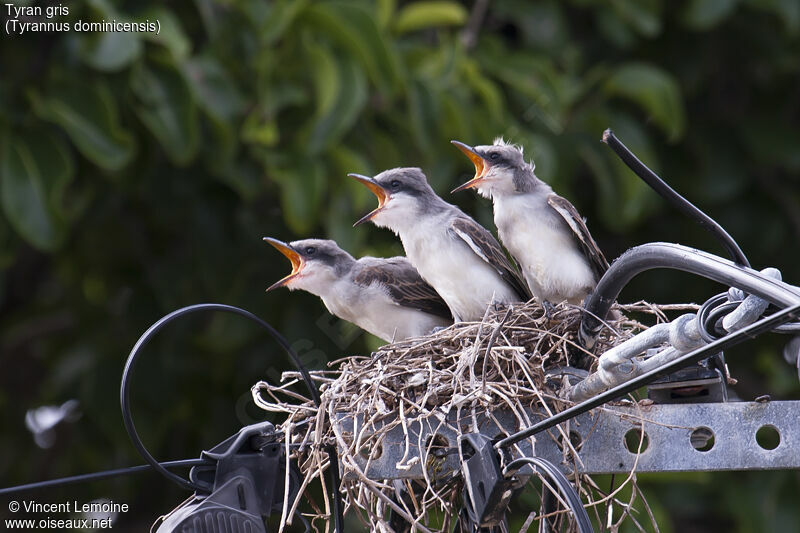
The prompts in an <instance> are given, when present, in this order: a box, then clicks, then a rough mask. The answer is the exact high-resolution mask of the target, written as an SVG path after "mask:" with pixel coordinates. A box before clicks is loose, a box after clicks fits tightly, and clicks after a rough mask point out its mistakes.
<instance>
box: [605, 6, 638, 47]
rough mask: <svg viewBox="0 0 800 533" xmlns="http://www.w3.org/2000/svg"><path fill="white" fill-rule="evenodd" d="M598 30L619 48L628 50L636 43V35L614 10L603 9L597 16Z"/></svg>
mask: <svg viewBox="0 0 800 533" xmlns="http://www.w3.org/2000/svg"><path fill="white" fill-rule="evenodd" d="M595 17H596V19H597V29H599V30H600V32H601V34H602V35H603V37H604V38H606V39H608V40H609V41H611V43H612V44H613V45H615V46H616V47H618V48H622V49H627V48H630V47H632V46H633V45H634V44H635V43H636V40H637V38H636V34H635V33H634V32H633V30H631V29H630V27H629V26H628V25H626V24H625V22H624V21H623V20H622V19H621V18H620V17H619V15H617V14H616V13H615V12H614V11H612V10H607V9H601V10H598V12H597V13H596V14H595Z"/></svg>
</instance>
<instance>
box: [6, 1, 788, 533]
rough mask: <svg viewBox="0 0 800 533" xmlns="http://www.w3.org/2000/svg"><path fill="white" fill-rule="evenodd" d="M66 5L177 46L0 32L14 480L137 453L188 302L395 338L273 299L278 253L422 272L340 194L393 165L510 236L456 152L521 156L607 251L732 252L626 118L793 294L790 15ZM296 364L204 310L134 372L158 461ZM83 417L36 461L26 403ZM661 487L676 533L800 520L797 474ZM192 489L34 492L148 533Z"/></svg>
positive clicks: (9, 437) (761, 364)
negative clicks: (107, 508)
mask: <svg viewBox="0 0 800 533" xmlns="http://www.w3.org/2000/svg"><path fill="white" fill-rule="evenodd" d="M28 4H30V5H52V4H46V3H37V2H29V3H28ZM16 5H17V6H20V5H25V3H24V2H22V1H17V2H16ZM56 5H57V4H56ZM62 5H66V6H68V7H69V9H70V14H69V16H68V17H66V18H63V19H60V20H63V21H68V22H75V21H77V20H78V19H81V20H84V21H90V20H102V19H106V20H110V19H117V20H147V19H149V20H156V19H157V20H159V21H160V23H161V34H160V35H154V34H150V33H127V34H125V33H108V34H101V33H95V34H85V33H78V32H68V33H32V34H26V35H12V36H9V35H7V34H3V35H2V37H1V38H0V203H1V204H2V209H0V485H2V486H8V485H12V484H18V483H24V482H30V481H35V480H41V479H49V478H53V477H58V476H65V475H71V474H78V473H85V472H91V471H95V470H101V469H108V468H115V467H120V466H126V465H130V464H138V463H140V459H139V458H138V457H137V456H136V454H135V452H134V450H133V448H132V446H131V445H130V443H129V441H128V438H127V435H126V434H125V432H124V429H123V426H122V420H121V416H120V413H119V402H118V394H119V393H118V387H119V378H120V374H121V371H122V367H123V364H124V361H125V358H126V356H127V354H128V352H129V350H130V349H131V347H132V346H133V344H134V342H135V341H136V339H137V338H138V337H139V335H141V334H142V333H143V332H144V330H145V329H146V328H147V327H148V326H149V325H150V324H151V323H152V322H154V321H155V320H157V319H158V318H160V317H161V316H162V315H164V314H166V313H168V312H170V311H172V310H174V309H176V308H178V307H181V306H185V305H190V304H194V303H199V302H207V301H213V302H222V303H228V304H232V305H237V306H241V307H244V308H246V309H248V310H251V311H253V312H254V313H256V314H258V315H259V316H261V317H263V318H264V319H266V320H268V321H270V322H271V323H272V324H274V325H275V326H276V327H277V328H278V329H280V330H281V331H282V332H283V333H284V334H285V335H286V336H287V337H288V338H289V339H290V340H291V341H292V342H293V343H294V345H295V348H296V349H297V350H298V351H299V352H300V353H301V355H302V356H303V358H304V360H305V361H306V363H308V364H309V365H310V366H312V367H314V368H323V367H324V366H325V362H326V361H327V360H333V359H336V358H338V357H341V356H344V355H349V354H353V353H366V352H367V351H368V350H369V349H370V348H371V347H374V346H376V345H377V340H376V339H374V338H370V337H368V336H366V335H360V334H359V333H358V332H357V331H355V330H353V329H352V328H347V327H344V328H343V327H342V325H341V324H340V323H339V321H337V320H335V319H331V318H330V317H329V316H328V315H327V313H326V312H325V310H324V308H323V307H322V304H321V302H319V300H318V299H316V298H314V297H312V296H310V295H307V294H304V293H291V294H290V293H289V292H288V291H277V292H274V293H269V294H265V293H264V289H265V288H266V287H267V286H269V285H270V284H271V283H273V282H274V281H275V280H277V279H278V278H279V277H281V276H283V275H285V274H286V273H287V272H288V270H289V265H288V262H287V261H286V260H285V259H284V258H283V257H281V256H280V254H278V253H277V252H276V251H275V250H273V249H271V248H270V247H269V246H267V245H265V244H264V243H263V242H262V241H261V238H262V237H263V236H274V237H278V238H281V239H284V240H292V239H295V238H302V237H308V236H316V237H330V238H334V239H336V240H337V241H338V242H339V243H340V245H342V247H344V248H345V249H347V250H349V251H351V252H352V253H354V254H356V255H363V254H374V255H389V254H396V253H401V252H402V249H401V247H400V245H399V243H398V241H396V240H395V239H394V238H392V236H391V235H390V234H389V233H388V232H386V231H384V230H378V229H376V228H374V227H359V228H357V229H353V228H351V224H352V223H353V221H354V220H356V219H357V218H358V217H360V216H361V215H362V214H364V213H365V212H366V211H368V210H369V209H371V208H372V207H374V198H372V196H371V195H370V193H369V192H368V191H367V190H366V189H364V188H363V187H360V186H358V184H356V183H354V182H353V181H352V180H349V179H348V178H346V177H345V175H346V173H348V172H359V173H365V174H373V173H376V172H378V171H380V170H383V169H385V168H390V167H394V166H421V167H422V168H423V169H424V170H425V171H426V172H427V174H428V176H429V178H430V180H431V182H432V184H433V186H434V188H435V189H436V190H437V191H439V192H440V193H441V194H442V195H443V196H445V197H446V198H447V199H448V200H449V201H453V202H455V203H458V204H459V205H460V206H462V207H463V208H464V209H466V210H467V211H468V212H470V213H472V214H474V215H475V216H476V217H477V218H478V219H479V220H480V221H482V222H483V223H484V224H485V225H487V227H491V228H493V224H492V221H491V206H490V204H489V203H488V202H487V201H484V200H482V199H478V198H476V197H475V195H473V194H471V193H461V194H459V195H456V196H452V197H451V196H450V195H449V194H447V192H446V191H449V190H450V189H452V188H453V187H454V186H455V185H457V184H458V183H460V182H462V181H464V180H465V179H467V178H468V177H469V176H470V175H471V173H472V168H471V165H470V163H469V161H468V160H467V159H466V158H464V157H463V155H461V154H460V153H459V152H458V151H457V150H455V149H454V148H453V147H452V146H451V145H450V144H449V140H450V139H459V140H462V141H464V142H467V143H470V144H483V143H488V142H490V141H491V140H492V139H493V138H494V137H495V136H498V135H502V136H504V137H505V138H506V139H509V140H511V141H513V142H516V143H520V144H522V145H523V146H524V147H525V148H526V155H528V156H529V157H532V158H533V159H534V160H535V161H536V164H537V168H536V170H537V174H538V175H539V177H541V178H543V179H545V180H546V181H548V182H549V183H551V184H552V185H553V186H554V188H555V189H556V191H557V192H559V193H560V194H562V195H564V196H566V197H568V198H570V199H571V200H572V201H573V203H574V204H575V205H576V206H577V207H578V209H579V210H580V211H581V212H582V214H584V215H585V216H586V217H587V219H588V224H589V227H590V228H591V230H592V232H593V234H594V236H595V238H596V239H597V241H598V242H599V243H600V245H601V247H602V248H603V249H604V250H605V252H606V255H607V256H608V257H609V259H611V258H614V257H616V256H617V255H619V254H620V253H621V252H623V251H625V250H626V249H627V248H629V247H631V246H634V245H636V244H640V243H644V242H648V241H670V242H680V243H683V244H687V245H691V246H695V247H698V248H701V249H704V250H708V251H710V252H713V253H718V254H722V253H723V251H722V250H721V249H720V247H719V245H718V244H717V243H716V242H714V241H713V240H712V239H711V238H710V237H709V236H708V235H706V234H705V233H703V232H702V231H701V230H700V229H698V227H697V226H696V225H695V224H694V223H692V222H691V221H689V220H687V219H685V218H684V217H682V216H681V215H679V214H678V213H676V212H675V210H674V209H673V208H671V207H670V206H669V205H667V204H665V203H664V202H663V201H662V200H661V199H660V198H659V197H657V196H656V195H655V194H654V193H653V192H651V191H650V190H649V189H648V188H647V186H645V185H644V184H643V183H642V182H640V181H639V180H638V179H637V178H636V177H635V176H634V175H633V174H632V173H631V172H630V171H628V170H627V169H626V168H625V167H624V166H622V164H621V163H620V162H619V161H618V160H617V159H616V158H615V156H613V154H612V153H611V151H610V150H609V149H608V148H607V147H606V146H605V145H603V144H601V143H600V142H599V139H600V136H601V133H602V131H603V130H604V129H605V128H606V127H609V126H610V127H612V128H613V129H614V130H615V132H616V133H617V135H618V136H619V137H620V138H621V139H622V140H623V141H625V142H626V143H627V144H628V145H629V147H631V148H632V149H633V150H634V151H635V152H636V153H637V154H638V155H639V156H640V157H641V158H642V159H643V160H644V161H646V162H647V163H648V164H649V165H650V166H651V167H652V168H653V169H655V170H656V171H658V172H660V173H661V174H662V175H663V176H664V177H665V178H666V179H667V180H668V181H669V182H670V183H671V184H673V185H674V186H675V187H676V188H677V189H678V190H679V191H681V192H682V193H684V194H685V195H686V196H687V197H688V198H690V199H691V200H692V201H694V202H695V203H696V204H698V205H699V206H701V207H702V208H703V209H704V210H706V211H707V212H708V213H709V214H710V215H711V216H713V217H714V218H716V219H717V220H718V221H719V222H721V223H722V224H723V225H724V226H725V227H726V228H727V229H728V231H729V232H730V233H731V234H732V235H733V236H734V237H735V238H736V239H737V240H738V242H739V243H740V245H741V246H742V248H743V249H744V251H745V252H746V253H747V255H748V256H749V258H750V260H751V262H752V263H753V266H754V267H755V268H759V269H760V268H764V267H766V266H774V267H777V268H779V269H780V270H781V271H782V272H783V277H784V279H785V280H787V281H789V282H791V283H798V282H800V267H798V255H799V254H798V245H797V243H798V237H800V120H799V119H800V3H798V2H797V1H796V0H763V1H759V0H707V1H702V0H696V1H677V2H670V1H666V0H647V1H638V0H615V1H613V2H602V1H599V0H571V1H568V2H556V1H535V2H529V1H523V0H494V1H490V2H485V1H483V0H478V1H476V2H463V3H459V2H424V1H423V2H403V1H395V0H382V1H378V2H375V3H370V2H360V1H353V2H311V1H302V0H300V1H298V0H287V1H273V2H262V1H235V0H220V1H212V0H195V1H188V0H187V1H165V2H159V1H154V0H150V1H136V2H133V1H127V2H125V1H112V0H74V1H71V2H63V3H62ZM4 9H5V8H4ZM484 9H485V14H484V15H481V12H482V11H483V10H484ZM6 18H7V14H6V13H5V11H4V12H3V17H2V20H3V23H4V24H5V21H6ZM38 21H41V19H38ZM719 290H720V287H719V286H717V285H715V284H713V283H711V282H708V281H704V280H700V279H697V278H694V277H691V276H689V275H686V274H679V273H672V272H651V273H648V274H645V275H643V276H641V277H640V278H638V279H637V280H636V281H635V282H634V283H633V284H632V285H631V286H630V287H628V288H627V289H626V290H625V291H624V292H623V294H622V300H623V301H633V300H638V299H641V298H646V299H648V300H650V301H654V302H659V303H673V302H690V301H691V302H702V301H704V300H705V299H706V298H708V297H710V296H711V295H712V294H714V293H715V292H719ZM785 340H786V339H785V338H778V337H776V336H771V337H769V338H763V339H758V340H757V341H754V342H750V343H748V344H746V345H744V346H743V347H742V348H740V349H738V350H736V351H735V352H732V353H729V354H728V356H729V364H730V366H731V369H732V372H733V374H734V376H735V377H737V378H738V379H739V385H738V386H737V387H736V389H735V390H736V393H737V394H738V395H739V396H740V397H741V398H743V399H752V398H754V397H755V396H758V395H761V394H765V393H769V394H771V395H772V397H773V398H777V399H780V398H786V399H790V398H797V396H798V391H799V390H800V387H798V383H797V379H796V377H793V376H794V375H795V373H794V372H793V369H792V368H791V367H790V366H789V365H787V364H786V363H785V362H784V361H783V359H782V357H781V355H780V350H781V348H782V345H783V344H782V343H783V342H784V341H785ZM288 368H289V363H288V361H287V360H286V359H285V358H284V356H283V355H282V354H281V353H280V351H279V350H278V349H277V347H276V345H275V344H274V343H272V342H271V341H270V340H269V338H268V337H266V336H265V335H263V334H262V333H261V332H260V331H259V330H258V329H257V328H256V327H255V326H253V325H252V324H250V323H248V322H245V321H243V320H241V319H238V318H233V317H230V316H219V315H217V316H213V317H212V316H207V317H196V318H191V319H186V320H184V321H182V322H181V323H179V324H176V325H174V326H173V327H171V328H170V329H169V330H168V331H166V332H164V333H163V334H161V335H159V336H158V338H157V340H156V342H155V343H153V344H152V345H151V346H150V347H149V348H148V349H147V351H146V353H145V355H144V359H143V360H142V362H141V364H140V365H139V368H138V369H137V374H136V380H135V384H134V389H135V390H134V395H133V402H134V415H135V417H136V422H137V426H138V428H139V430H140V432H141V434H142V435H143V438H144V440H145V442H146V444H147V446H148V447H150V449H151V451H152V452H153V453H154V455H156V457H158V458H160V459H177V458H185V457H195V456H197V455H198V454H199V452H200V450H201V449H203V448H208V447H210V446H212V445H213V444H215V443H216V442H218V441H220V440H222V439H223V438H225V437H227V436H228V435H229V434H231V433H233V432H234V431H235V430H237V429H238V428H239V427H240V426H241V425H242V424H245V423H250V422H253V421H255V420H257V419H260V418H261V417H262V415H261V414H260V413H259V412H258V410H257V409H255V408H253V406H252V405H251V403H252V402H251V401H250V393H249V389H250V386H251V385H252V384H253V383H255V382H256V381H257V380H259V379H262V378H270V379H273V380H275V379H277V377H278V376H279V373H280V371H282V370H284V369H288ZM72 398H75V399H77V400H79V401H80V406H81V410H82V417H81V418H80V419H79V420H78V421H77V422H74V423H71V424H67V425H65V426H64V427H62V428H61V429H60V430H59V433H58V439H57V441H56V444H55V446H53V447H52V448H50V449H46V450H45V449H40V448H38V447H37V446H36V445H35V444H34V442H33V439H32V436H31V434H30V433H29V432H28V431H27V430H26V429H25V426H24V418H25V413H26V411H27V410H28V409H31V408H34V407H38V406H41V405H53V404H61V403H63V402H64V401H66V400H68V399H72ZM639 481H640V484H641V486H642V487H643V489H644V491H645V494H646V495H647V496H648V498H649V501H650V503H651V505H652V506H653V507H654V511H655V513H656V516H657V518H658V521H659V524H660V526H661V531H678V530H680V531H731V530H733V531H789V530H796V529H797V527H798V526H797V524H798V523H800V510H799V509H798V506H797V494H798V491H800V474H798V473H797V472H767V473H716V474H714V473H706V474H691V475H690V474H669V475H658V476H656V475H649V476H640V479H639ZM185 496H186V494H185V493H183V492H181V491H180V490H178V489H177V488H173V487H172V486H171V485H170V484H169V483H168V482H166V481H165V480H162V479H160V478H159V477H157V476H156V475H155V474H140V475H138V476H136V477H128V478H120V479H115V480H110V481H103V482H97V483H92V484H85V485H79V486H75V487H71V488H61V489H49V490H42V491H39V492H36V493H28V495H25V496H23V495H20V497H19V498H18V499H22V498H23V497H24V498H31V499H35V500H36V501H39V502H61V501H64V500H65V499H68V498H69V499H71V498H75V499H77V500H78V501H81V502H86V501H89V500H91V499H93V498H98V497H107V498H111V499H113V500H115V501H118V502H124V503H128V504H129V505H130V506H131V508H132V511H131V512H129V513H128V514H127V515H126V516H124V517H122V518H121V519H120V520H119V522H118V523H117V525H116V526H115V529H116V530H117V531H140V530H143V529H145V528H146V527H149V524H150V523H151V522H152V521H153V520H154V519H155V518H156V517H157V516H158V515H159V514H161V513H164V512H166V511H169V510H170V509H172V508H173V507H174V506H175V505H177V504H178V503H179V502H180V501H182V500H183V499H184V497H185ZM7 499H9V498H4V499H3V502H2V504H0V516H6V514H7V512H6V506H7V503H6V500H7ZM354 529H356V528H355V527H354Z"/></svg>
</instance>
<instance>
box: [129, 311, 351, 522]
mask: <svg viewBox="0 0 800 533" xmlns="http://www.w3.org/2000/svg"><path fill="white" fill-rule="evenodd" d="M200 311H223V312H228V313H233V314H237V315H239V316H243V317H245V318H248V319H250V320H252V321H253V322H255V323H256V324H258V325H260V326H261V327H263V328H264V329H266V330H267V332H268V333H269V334H270V336H271V337H272V338H273V339H275V341H276V342H277V343H278V344H279V345H280V346H281V348H283V350H284V351H285V352H286V354H287V355H288V356H289V358H290V359H291V360H292V363H294V365H295V366H296V367H297V369H298V371H299V372H300V375H301V376H302V378H303V381H304V382H305V384H306V387H307V388H308V392H309V394H310V395H311V399H312V400H313V401H314V404H315V405H316V406H317V407H319V405H320V403H321V402H320V396H319V391H318V390H317V388H316V387H315V386H314V382H313V381H312V380H311V375H310V374H309V373H308V369H306V367H305V366H304V365H303V363H302V362H301V361H300V358H299V357H298V356H297V353H296V352H295V351H294V350H293V349H292V347H291V346H290V345H289V342H288V341H287V340H286V338H285V337H284V336H283V335H281V334H280V333H279V332H278V331H277V330H276V329H275V328H273V327H272V326H271V325H269V324H268V323H267V322H265V321H264V320H262V319H261V318H259V317H257V316H256V315H254V314H253V313H251V312H249V311H246V310H244V309H241V308H239V307H234V306H232V305H225V304H216V303H204V304H196V305H190V306H188V307H183V308H181V309H178V310H176V311H173V312H171V313H169V314H168V315H166V316H164V317H162V318H161V319H159V320H158V321H157V322H156V323H155V324H153V325H152V326H150V327H149V328H148V329H147V331H145V332H144V334H143V335H142V336H141V337H140V338H139V340H138V341H136V344H135V345H134V346H133V349H132V350H131V353H130V355H128V360H127V361H126V363H125V369H124V370H123V372H122V383H121V385H120V405H121V407H122V421H123V423H124V424H125V430H126V431H127V432H128V436H129V437H130V439H131V442H132V443H133V446H134V448H136V451H137V452H139V455H140V456H141V457H142V458H143V459H144V460H145V461H146V462H147V463H148V464H149V465H150V466H151V467H152V468H153V469H154V470H155V471H157V472H159V473H160V474H161V475H162V476H164V477H165V478H167V479H169V480H170V481H172V482H174V483H176V484H177V485H178V486H180V487H182V488H184V489H187V490H191V491H197V490H201V487H199V486H197V485H196V484H194V483H192V482H191V481H190V480H187V479H185V478H182V477H181V476H179V475H177V474H175V473H173V472H170V471H169V470H167V469H166V468H164V467H163V466H162V465H161V463H159V462H158V461H156V459H155V458H154V457H153V456H152V455H151V454H150V452H149V451H148V450H147V448H146V447H145V446H144V444H143V443H142V439H141V438H140V437H139V434H138V432H137V431H136V426H135V424H134V423H133V417H132V415H131V405H130V383H131V378H132V375H133V369H134V367H135V365H136V362H137V361H138V359H139V357H140V354H141V351H142V348H144V346H145V345H146V344H147V343H148V342H149V341H150V339H151V338H152V337H153V336H154V335H155V334H156V333H158V332H159V331H160V330H161V329H163V328H164V327H165V326H166V325H167V324H169V323H170V322H172V321H173V320H176V319H178V318H180V317H182V316H185V315H188V314H191V313H196V312H200ZM326 452H327V453H328V457H329V460H330V466H329V471H330V476H331V483H332V485H333V487H332V488H333V490H332V491H331V492H332V493H333V496H334V500H333V507H334V519H335V524H336V531H337V532H342V531H343V527H344V518H343V510H342V502H341V496H340V494H339V484H340V483H339V458H338V455H337V453H336V449H335V448H334V447H332V446H331V447H327V448H326ZM287 453H288V450H287Z"/></svg>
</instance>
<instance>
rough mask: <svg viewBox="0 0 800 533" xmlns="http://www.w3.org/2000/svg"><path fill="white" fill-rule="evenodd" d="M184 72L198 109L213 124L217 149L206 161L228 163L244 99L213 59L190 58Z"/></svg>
mask: <svg viewBox="0 0 800 533" xmlns="http://www.w3.org/2000/svg"><path fill="white" fill-rule="evenodd" d="M183 69H184V76H185V78H186V79H187V80H188V81H189V88H190V89H191V91H192V93H193V94H194V97H195V100H196V101H197V103H198V106H199V107H200V109H202V111H203V113H204V114H205V116H206V117H208V119H209V120H210V121H211V124H212V131H213V134H214V137H215V140H216V142H215V143H214V144H215V145H216V148H217V149H216V150H215V151H214V153H213V154H210V155H211V157H209V158H208V159H209V161H210V162H212V163H213V164H216V163H222V164H227V163H228V161H229V160H230V159H231V158H232V157H233V156H234V154H235V151H236V146H237V144H238V143H237V134H236V128H235V121H236V120H237V119H238V117H239V115H241V114H242V113H243V111H244V107H245V99H244V96H243V95H242V94H241V92H240V90H239V88H238V87H237V86H236V85H235V84H234V83H233V81H232V79H231V77H230V76H229V75H228V73H227V72H225V70H224V69H223V68H222V66H221V65H220V64H219V62H218V61H217V60H216V59H214V58H213V57H210V56H198V57H195V58H192V59H190V60H189V61H187V62H185V63H184V65H183Z"/></svg>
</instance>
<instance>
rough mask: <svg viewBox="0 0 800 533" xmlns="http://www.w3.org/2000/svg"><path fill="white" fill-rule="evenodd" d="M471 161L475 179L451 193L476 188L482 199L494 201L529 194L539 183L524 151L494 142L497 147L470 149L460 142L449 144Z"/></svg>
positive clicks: (507, 144) (500, 142) (513, 146)
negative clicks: (526, 159) (516, 194)
mask: <svg viewBox="0 0 800 533" xmlns="http://www.w3.org/2000/svg"><path fill="white" fill-rule="evenodd" d="M450 142H452V143H453V144H454V145H456V147H458V149H459V150H461V151H462V152H464V154H465V155H466V156H467V157H469V159H470V161H472V163H473V164H474V165H475V177H474V178H472V179H471V180H469V181H468V182H466V183H464V184H462V185H460V186H459V187H456V188H455V189H453V191H452V192H458V191H463V190H464V189H471V188H476V189H477V190H478V193H479V194H480V195H481V196H485V197H487V198H491V197H492V196H495V195H507V194H515V193H524V192H530V190H532V189H533V187H535V185H536V183H537V181H538V180H537V178H536V175H535V174H534V173H533V170H534V165H533V163H528V162H526V161H525V158H524V157H523V154H522V147H520V146H517V145H515V144H510V143H507V142H505V141H504V140H503V139H500V138H498V139H495V141H494V144H491V145H482V146H469V145H467V144H464V143H462V142H459V141H450Z"/></svg>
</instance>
